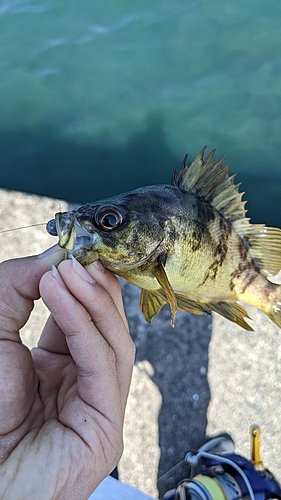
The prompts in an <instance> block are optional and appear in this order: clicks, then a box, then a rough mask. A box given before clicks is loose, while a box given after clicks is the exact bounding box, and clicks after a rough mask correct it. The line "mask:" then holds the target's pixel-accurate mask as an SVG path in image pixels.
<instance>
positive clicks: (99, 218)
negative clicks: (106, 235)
mask: <svg viewBox="0 0 281 500" xmlns="http://www.w3.org/2000/svg"><path fill="white" fill-rule="evenodd" d="M95 222H96V224H97V225H98V226H99V227H100V229H103V230H104V231H112V229H116V228H117V227H119V226H120V225H121V224H122V222H123V217H122V214H121V212H120V211H119V210H117V209H116V208H113V207H103V208H102V209H100V210H98V212H97V213H96V214H95Z"/></svg>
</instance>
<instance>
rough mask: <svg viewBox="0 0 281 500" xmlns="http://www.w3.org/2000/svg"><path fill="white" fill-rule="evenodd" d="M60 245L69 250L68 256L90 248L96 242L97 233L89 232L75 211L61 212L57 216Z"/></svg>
mask: <svg viewBox="0 0 281 500" xmlns="http://www.w3.org/2000/svg"><path fill="white" fill-rule="evenodd" d="M55 221H56V230H57V235H58V237H59V246H60V247H62V248H65V249H66V250H67V254H68V256H71V255H73V254H74V253H75V252H77V251H79V250H81V249H82V248H83V249H85V250H90V249H91V247H92V246H93V244H94V242H95V239H96V238H95V236H97V235H95V234H93V233H89V231H87V229H85V228H84V227H83V226H82V225H81V224H80V223H79V222H78V220H77V219H76V217H75V215H74V214H73V213H69V212H66V213H62V212H59V213H57V214H56V216H55Z"/></svg>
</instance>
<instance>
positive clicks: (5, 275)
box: [0, 245, 65, 340]
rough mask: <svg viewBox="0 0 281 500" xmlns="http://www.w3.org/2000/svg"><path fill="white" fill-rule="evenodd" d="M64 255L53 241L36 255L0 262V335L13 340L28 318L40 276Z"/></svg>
mask: <svg viewBox="0 0 281 500" xmlns="http://www.w3.org/2000/svg"><path fill="white" fill-rule="evenodd" d="M64 256H65V251H64V250H62V249H61V248H59V247H58V246H57V245H55V246H53V247H51V248H50V249H48V250H47V251H46V252H44V253H43V254H41V255H39V256H33V257H25V258H21V259H14V260H7V261H5V262H2V263H1V264H0V283H1V287H0V339H10V340H15V338H14V335H15V333H18V331H19V329H20V328H22V327H23V325H24V324H25V323H26V322H27V320H28V318H29V315H30V313H31V311H32V309H33V305H34V300H36V299H38V298H39V296H40V294H39V281H40V279H41V277H42V276H43V274H45V272H47V271H49V270H50V269H51V266H52V264H54V265H58V264H59V263H60V262H61V261H62V260H63V259H64Z"/></svg>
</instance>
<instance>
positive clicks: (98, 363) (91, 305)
mask: <svg viewBox="0 0 281 500" xmlns="http://www.w3.org/2000/svg"><path fill="white" fill-rule="evenodd" d="M61 259H62V254H61V252H56V253H53V254H51V255H47V256H43V257H42V258H36V257H29V258H25V259H17V260H12V261H7V262H4V263H2V264H1V265H0V280H1V290H0V498H1V499H2V500H10V499H13V500H14V499H17V500H18V499H35V498H36V500H41V499H42V500H45V499H46V500H50V499H68V500H71V499H79V500H82V499H87V498H88V496H89V495H90V494H91V493H92V491H93V490H94V489H95V487H96V486H97V485H98V484H99V483H100V481H101V480H102V479H103V478H104V477H105V476H106V475H108V474H109V473H110V472H111V470H112V469H113V468H114V467H115V466H116V464H117V462H118V460H119V458H120V456H121V453H122V446H123V444H122V443H123V441H122V429H123V419H124V411H125V405H126V400H127V395H128V391H129V385H130V379H131V372H132V367H133V361H134V346H133V342H132V340H131V338H130V336H129V333H128V326H127V321H126V318H125V314H124V310H123V305H122V297H121V293H120V288H119V283H118V281H117V279H116V278H115V276H113V275H112V274H111V273H110V272H109V271H107V270H104V269H102V270H100V269H98V268H97V267H95V265H94V264H91V265H90V266H88V267H87V270H86V269H84V268H83V267H82V266H80V264H78V263H77V262H76V261H74V265H73V263H72V262H71V261H70V260H66V261H63V262H61V263H60V264H59V265H58V270H57V271H56V272H55V273H54V274H52V272H51V271H48V270H49V269H50V265H51V262H52V263H54V264H56V265H57V264H58V263H59V262H60V260H61ZM97 265H98V264H97ZM39 287H40V292H39ZM39 295H41V296H42V299H43V301H44V302H45V304H46V305H47V307H48V308H49V310H50V312H51V316H50V317H49V319H48V321H47V323H46V325H45V327H44V330H43V332H42V335H41V338H40V340H39V343H38V347H37V348H36V349H33V350H32V351H31V352H30V351H29V350H28V349H27V347H26V346H24V345H23V344H21V341H20V337H19V333H18V331H19V329H20V328H21V327H22V326H23V325H24V324H25V323H26V321H27V319H28V317H29V315H30V312H31V310H32V307H33V301H34V300H35V299H37V298H39Z"/></svg>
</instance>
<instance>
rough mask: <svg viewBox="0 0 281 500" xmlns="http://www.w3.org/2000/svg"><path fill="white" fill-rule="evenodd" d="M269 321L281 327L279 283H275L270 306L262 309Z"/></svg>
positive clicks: (280, 290) (280, 286)
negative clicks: (274, 291)
mask: <svg viewBox="0 0 281 500" xmlns="http://www.w3.org/2000/svg"><path fill="white" fill-rule="evenodd" d="M264 312H265V314H267V316H268V317H269V319H271V321H272V322H273V323H274V324H275V325H277V326H279V328H281V285H277V290H276V294H275V296H274V299H273V302H271V305H270V307H269V308H268V309H267V310H266V311H264Z"/></svg>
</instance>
